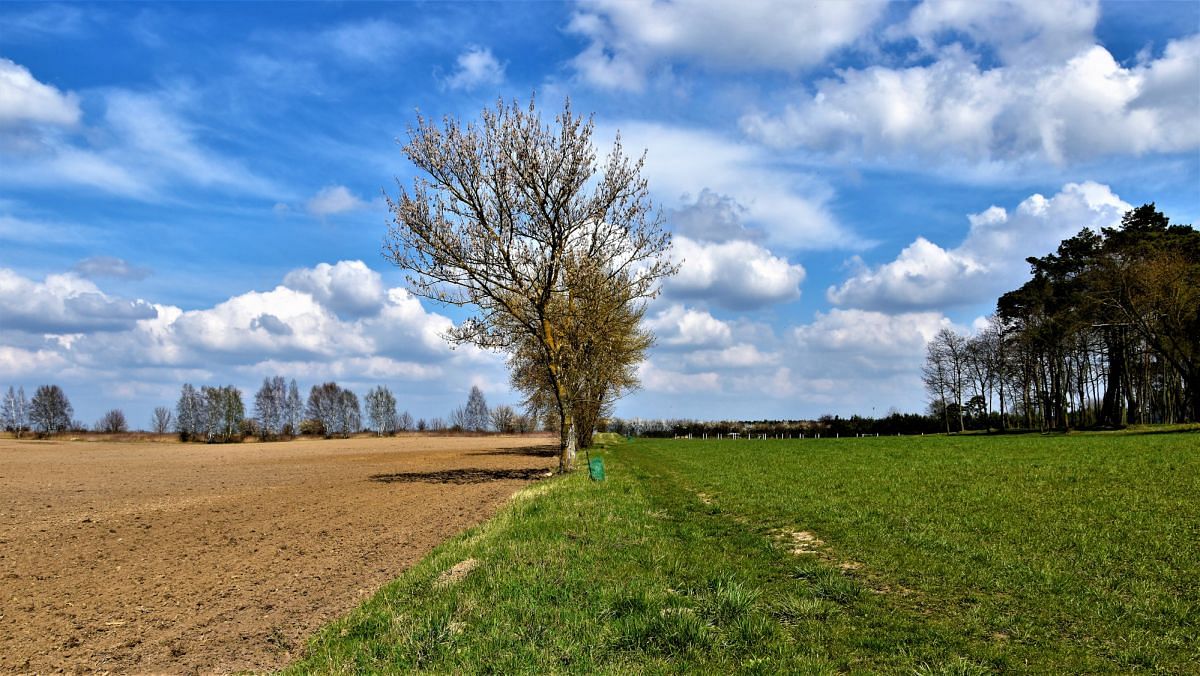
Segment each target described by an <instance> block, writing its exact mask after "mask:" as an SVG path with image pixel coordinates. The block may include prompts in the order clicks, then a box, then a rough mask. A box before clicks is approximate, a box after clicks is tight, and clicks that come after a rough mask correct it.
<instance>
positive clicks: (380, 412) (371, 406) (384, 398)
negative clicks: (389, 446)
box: [366, 385, 400, 436]
mask: <svg viewBox="0 0 1200 676" xmlns="http://www.w3.org/2000/svg"><path fill="white" fill-rule="evenodd" d="M366 403H367V419H368V420H369V421H370V422H371V429H373V430H375V433H376V434H378V435H379V436H384V435H389V436H390V435H392V434H395V433H396V429H397V428H398V426H399V422H400V421H399V420H398V419H397V417H396V397H395V395H393V394H392V391H391V390H389V389H388V388H387V387H384V386H383V385H380V386H378V387H376V388H375V389H373V390H371V391H370V392H367V396H366Z"/></svg>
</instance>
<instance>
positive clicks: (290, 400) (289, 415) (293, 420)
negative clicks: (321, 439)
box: [283, 378, 304, 437]
mask: <svg viewBox="0 0 1200 676" xmlns="http://www.w3.org/2000/svg"><path fill="white" fill-rule="evenodd" d="M303 413H304V408H303V404H301V403H300V388H299V387H296V379H295V378H293V379H292V382H291V383H289V384H288V391H287V398H286V399H284V403H283V425H284V427H283V433H284V434H287V435H288V436H292V437H294V436H296V435H298V434H300V417H301V416H302V415H303Z"/></svg>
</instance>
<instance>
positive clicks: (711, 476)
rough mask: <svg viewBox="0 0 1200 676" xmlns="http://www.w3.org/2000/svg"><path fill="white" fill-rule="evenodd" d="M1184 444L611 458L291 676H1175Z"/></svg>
mask: <svg viewBox="0 0 1200 676" xmlns="http://www.w3.org/2000/svg"><path fill="white" fill-rule="evenodd" d="M731 444H734V445H731ZM735 445H736V446H735ZM1198 445H1200V437H1197V435H1195V434H1173V435H1131V436H1072V437H1032V436H1030V437H1005V438H982V437H975V438H971V437H964V438H954V439H951V438H943V437H926V438H919V439H913V438H908V439H898V440H892V439H864V440H838V441H833V440H829V441H826V442H814V441H811V440H809V441H807V442H798V441H766V442H761V441H756V442H745V441H742V442H728V441H726V442H699V441H691V442H672V441H661V442H653V441H639V442H635V443H633V444H629V445H618V446H615V447H613V448H612V449H610V450H609V451H608V452H607V453H606V460H607V462H608V465H609V481H607V482H604V483H599V484H598V483H592V482H590V481H588V480H587V478H586V476H583V475H582V474H577V475H574V476H569V477H565V478H560V479H555V480H552V481H548V482H546V483H543V484H539V485H537V486H535V487H533V488H531V489H527V490H526V491H525V492H524V493H523V494H522V495H520V496H519V497H518V498H517V499H516V500H515V501H514V502H513V504H512V505H511V506H510V507H509V508H508V509H507V510H505V511H504V512H503V513H502V514H501V515H500V516H499V517H498V518H496V519H494V520H493V521H491V522H489V523H487V524H485V525H483V526H481V527H479V528H476V529H474V530H472V531H470V532H468V533H466V534H465V535H464V536H462V537H460V538H458V539H456V540H453V541H451V542H449V543H447V544H445V545H443V546H442V547H440V548H439V549H438V550H436V551H435V552H434V554H432V555H431V556H430V557H429V558H428V559H426V560H425V561H424V562H422V563H421V564H420V565H419V566H417V567H415V568H414V569H412V570H410V571H408V572H407V573H405V574H404V575H403V576H402V577H401V578H400V579H399V580H397V581H396V582H394V583H392V584H391V585H389V586H388V587H386V588H385V589H384V590H382V591H381V592H380V593H379V594H378V595H377V596H376V597H375V598H373V599H372V600H371V601H369V602H368V603H367V604H365V605H364V606H363V607H362V608H360V609H359V610H357V611H355V612H354V613H352V614H351V615H350V616H348V617H347V618H345V619H344V620H342V621H340V622H338V623H335V624H333V625H331V626H330V627H328V628H327V629H326V630H325V631H324V632H322V633H321V634H320V635H318V636H317V637H316V638H315V639H314V640H313V642H312V643H311V645H310V648H309V653H308V657H307V659H306V660H305V661H304V662H302V663H301V664H299V665H297V667H296V669H297V670H298V671H312V670H318V671H335V672H336V671H342V672H350V671H356V672H361V671H381V670H407V669H425V670H430V671H439V672H440V671H488V670H491V671H497V672H505V673H509V672H534V671H537V672H544V671H579V672H597V671H599V672H610V673H618V672H628V671H630V670H637V671H640V672H650V673H656V672H662V673H668V672H670V673H676V672H683V671H708V672H712V671H721V672H729V671H747V672H761V673H778V672H781V671H786V672H792V673H835V672H861V673H868V672H880V671H883V672H903V673H914V672H916V673H930V674H935V673H945V674H958V673H962V674H972V673H991V672H1029V671H1037V672H1049V671H1058V672H1062V671H1069V672H1081V671H1084V672H1113V671H1119V672H1129V671H1142V670H1144V671H1161V672H1172V673H1178V672H1183V671H1186V670H1187V669H1189V668H1191V667H1192V666H1194V665H1195V664H1196V663H1198V662H1200V649H1198V648H1197V647H1196V644H1195V641H1194V637H1195V636H1196V635H1197V633H1198V631H1197V630H1198V627H1200V587H1198V586H1197V584H1196V581H1197V580H1198V579H1200V562H1198V557H1197V544H1196V543H1197V542H1200V507H1198V506H1197V503H1196V496H1197V495H1200V453H1198V450H1197V446H1198ZM797 550H799V552H800V553H795V552H796V551H797Z"/></svg>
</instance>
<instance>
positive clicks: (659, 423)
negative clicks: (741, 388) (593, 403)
mask: <svg viewBox="0 0 1200 676" xmlns="http://www.w3.org/2000/svg"><path fill="white" fill-rule="evenodd" d="M600 429H601V430H603V431H606V432H615V433H617V434H621V435H624V436H638V437H651V438H664V437H666V438H670V437H675V436H691V437H693V438H695V437H703V436H705V435H707V436H708V437H710V438H712V437H716V436H717V435H718V434H720V435H729V434H731V433H737V434H740V435H742V436H759V435H766V436H768V437H775V436H784V437H789V438H798V437H800V436H801V435H804V436H805V437H812V436H815V435H818V434H819V435H821V436H822V437H833V436H843V437H853V436H856V435H860V434H862V435H875V434H878V435H880V436H895V435H897V434H903V435H913V434H933V433H937V432H939V431H941V420H940V419H939V418H937V417H935V416H932V415H927V414H921V413H900V412H899V411H892V412H890V413H888V414H887V415H886V416H884V417H882V418H875V417H869V416H862V415H852V416H850V417H842V416H837V415H833V414H829V415H823V416H820V417H819V418H817V419H815V420H693V419H689V418H674V419H633V420H631V419H628V418H608V419H605V420H604V421H603V422H602V424H601V427H600Z"/></svg>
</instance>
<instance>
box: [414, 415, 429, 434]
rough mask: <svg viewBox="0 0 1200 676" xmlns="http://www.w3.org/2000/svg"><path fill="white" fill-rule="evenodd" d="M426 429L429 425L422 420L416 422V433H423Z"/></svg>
mask: <svg viewBox="0 0 1200 676" xmlns="http://www.w3.org/2000/svg"><path fill="white" fill-rule="evenodd" d="M427 429H429V424H428V423H426V422H425V419H424V418H421V419H419V420H417V431H418V432H424V431H425V430H427Z"/></svg>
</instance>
